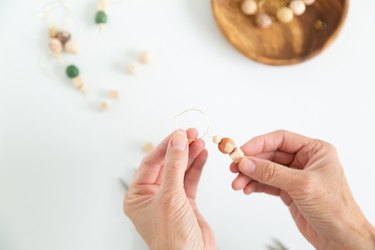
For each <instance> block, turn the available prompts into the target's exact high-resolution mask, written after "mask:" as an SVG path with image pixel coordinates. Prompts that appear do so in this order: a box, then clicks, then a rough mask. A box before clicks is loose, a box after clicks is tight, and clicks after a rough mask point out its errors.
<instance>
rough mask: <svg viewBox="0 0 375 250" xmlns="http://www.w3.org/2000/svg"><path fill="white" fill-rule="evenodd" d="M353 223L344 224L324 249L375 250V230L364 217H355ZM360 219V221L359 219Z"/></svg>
mask: <svg viewBox="0 0 375 250" xmlns="http://www.w3.org/2000/svg"><path fill="white" fill-rule="evenodd" d="M352 218H353V219H356V220H355V221H354V222H353V223H343V224H342V225H341V226H340V227H339V228H337V232H340V233H339V236H337V237H332V238H331V241H330V243H329V244H328V245H327V246H326V247H325V248H324V249H330V250H331V249H340V250H341V249H347V250H352V249H353V250H369V249H375V229H374V227H373V226H372V225H371V224H370V223H369V222H368V221H367V220H366V218H365V217H364V216H363V215H362V213H361V217H358V216H353V217H352ZM359 218H360V219H359Z"/></svg>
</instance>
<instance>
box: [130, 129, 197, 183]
mask: <svg viewBox="0 0 375 250" xmlns="http://www.w3.org/2000/svg"><path fill="white" fill-rule="evenodd" d="M174 133H175V132H173V133H172V134H170V135H168V136H167V137H166V138H165V139H164V140H163V141H162V142H161V143H160V144H159V145H158V146H157V147H156V148H155V149H154V150H152V151H151V152H150V153H149V154H148V155H147V156H146V157H145V158H144V159H143V161H142V163H141V166H140V167H139V169H138V171H137V173H136V175H135V178H134V182H135V183H137V184H152V183H154V182H155V181H156V180H157V178H158V176H159V172H160V171H161V168H162V165H163V163H164V159H165V154H166V152H167V147H168V143H169V141H170V139H171V136H172V135H173V134H174ZM186 134H187V137H188V139H189V140H194V139H196V138H197V136H198V131H197V130H196V129H194V128H190V129H188V130H187V131H186Z"/></svg>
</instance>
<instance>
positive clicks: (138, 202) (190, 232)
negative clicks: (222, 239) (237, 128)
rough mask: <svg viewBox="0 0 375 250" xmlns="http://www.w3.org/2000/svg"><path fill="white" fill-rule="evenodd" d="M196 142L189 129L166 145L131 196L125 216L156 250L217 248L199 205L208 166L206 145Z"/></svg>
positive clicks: (146, 162) (145, 166) (144, 167)
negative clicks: (203, 172)
mask: <svg viewBox="0 0 375 250" xmlns="http://www.w3.org/2000/svg"><path fill="white" fill-rule="evenodd" d="M196 138H197V131H196V130H195V129H189V130H187V131H186V132H185V131H179V132H175V133H173V134H172V135H170V136H168V137H167V138H166V139H164V140H163V142H161V144H160V145H159V146H158V147H156V148H155V149H154V150H153V151H152V152H150V153H149V154H148V155H147V156H146V157H145V158H144V159H143V161H142V163H141V166H140V167H139V169H138V172H137V174H136V176H135V178H134V180H133V183H132V185H131V186H130V188H129V190H128V192H127V193H126V196H125V200H124V211H125V213H126V215H127V216H129V218H130V219H131V220H132V222H133V224H134V225H135V227H136V229H137V231H138V232H139V234H140V235H141V236H142V238H143V239H144V240H145V242H146V243H147V245H148V246H149V248H150V249H152V250H175V249H178V250H184V249H186V250H193V249H197V250H198V249H199V250H201V249H207V250H208V249H210V250H211V249H215V248H216V246H215V239H214V235H213V233H212V231H211V229H210V226H209V225H208V224H207V222H206V221H205V220H204V218H203V216H202V215H201V214H200V213H199V211H198V208H197V205H196V202H195V197H196V193H197V187H198V182H199V178H200V175H201V173H202V169H203V166H204V164H205V163H206V160H207V150H206V149H205V145H204V142H203V141H202V140H196ZM189 141H193V142H191V143H189Z"/></svg>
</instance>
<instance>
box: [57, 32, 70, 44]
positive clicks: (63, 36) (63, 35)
mask: <svg viewBox="0 0 375 250" xmlns="http://www.w3.org/2000/svg"><path fill="white" fill-rule="evenodd" d="M71 37H72V36H71V35H70V33H69V32H68V31H60V32H58V33H57V35H56V38H57V39H59V40H60V42H61V43H62V44H63V45H64V44H66V42H68V41H69V40H70V38H71Z"/></svg>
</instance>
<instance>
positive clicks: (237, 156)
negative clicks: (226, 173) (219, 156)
mask: <svg viewBox="0 0 375 250" xmlns="http://www.w3.org/2000/svg"><path fill="white" fill-rule="evenodd" d="M244 157H245V154H244V152H243V151H242V150H241V149H240V148H235V149H234V150H233V152H232V153H231V154H230V158H231V159H232V160H233V162H234V163H239V162H240V161H241V159H242V158H244Z"/></svg>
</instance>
